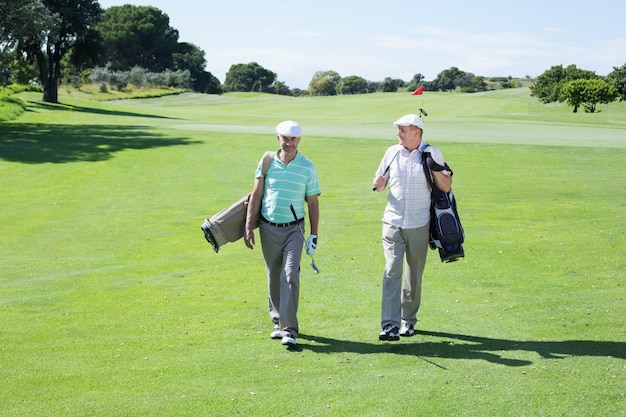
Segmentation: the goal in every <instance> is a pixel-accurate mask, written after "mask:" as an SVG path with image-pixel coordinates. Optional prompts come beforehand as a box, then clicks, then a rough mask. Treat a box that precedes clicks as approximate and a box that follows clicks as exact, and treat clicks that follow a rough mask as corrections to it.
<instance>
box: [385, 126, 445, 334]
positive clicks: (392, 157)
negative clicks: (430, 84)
mask: <svg viewBox="0 0 626 417" xmlns="http://www.w3.org/2000/svg"><path fill="white" fill-rule="evenodd" d="M394 126H396V127H397V129H398V131H397V133H396V134H397V136H398V139H399V143H398V144H397V145H394V146H391V147H390V148H388V149H387V151H386V152H385V155H384V156H383V159H382V161H381V162H380V165H379V167H378V169H377V171H376V174H375V177H374V183H373V188H374V191H379V192H382V191H384V190H385V188H386V187H387V186H389V195H388V197H387V206H386V208H385V211H384V214H383V219H382V220H383V231H382V242H383V250H384V254H385V272H384V275H383V294H382V308H381V326H382V331H381V332H380V334H379V336H378V338H379V340H387V341H394V340H399V339H400V336H413V335H414V334H415V324H416V323H417V312H418V310H419V307H420V302H421V296H422V274H423V272H424V266H425V264H426V255H427V253H428V243H429V227H430V186H429V185H428V182H427V180H426V177H425V175H424V171H423V168H422V153H423V152H424V151H425V150H426V149H427V148H428V151H429V152H430V153H431V155H432V157H433V159H434V160H435V162H437V163H438V164H441V165H443V164H444V160H443V155H442V153H441V151H440V150H439V149H438V148H436V147H434V146H428V145H427V144H426V143H425V142H423V141H422V133H423V131H424V123H423V121H422V118H421V117H420V116H418V115H416V114H407V115H405V116H402V117H401V118H400V119H398V120H396V121H395V122H394ZM432 173H433V180H434V183H435V186H436V187H437V188H439V189H440V190H442V191H448V190H450V187H451V185H452V176H451V175H450V172H448V171H439V172H437V171H433V172H432ZM403 264H405V266H406V271H404V272H405V277H404V289H403V288H402V287H403V285H402V284H403V280H402V273H403Z"/></svg>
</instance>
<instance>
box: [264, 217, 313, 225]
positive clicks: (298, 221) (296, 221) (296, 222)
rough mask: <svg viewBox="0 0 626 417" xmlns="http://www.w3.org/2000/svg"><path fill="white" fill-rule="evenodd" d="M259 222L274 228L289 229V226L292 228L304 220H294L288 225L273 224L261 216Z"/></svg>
mask: <svg viewBox="0 0 626 417" xmlns="http://www.w3.org/2000/svg"><path fill="white" fill-rule="evenodd" d="M261 221H262V222H263V223H267V224H269V225H270V226H274V227H289V226H293V225H294V224H298V223H302V222H303V221H304V219H303V218H302V219H298V220H294V221H292V222H289V223H274V222H271V221H269V220H267V219H266V218H265V217H263V216H261Z"/></svg>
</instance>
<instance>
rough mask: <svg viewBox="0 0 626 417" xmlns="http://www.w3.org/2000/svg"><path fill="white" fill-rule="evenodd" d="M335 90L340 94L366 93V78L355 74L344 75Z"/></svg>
mask: <svg viewBox="0 0 626 417" xmlns="http://www.w3.org/2000/svg"><path fill="white" fill-rule="evenodd" d="M337 91H338V92H339V93H340V94H364V93H367V80H366V79H365V78H363V77H359V76H357V75H350V76H348V77H344V78H342V79H341V80H340V81H339V85H338V86H337Z"/></svg>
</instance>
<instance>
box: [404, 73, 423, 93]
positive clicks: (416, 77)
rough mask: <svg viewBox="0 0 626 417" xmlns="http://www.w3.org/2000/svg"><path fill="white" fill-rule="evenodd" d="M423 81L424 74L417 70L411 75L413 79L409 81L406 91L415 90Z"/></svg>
mask: <svg viewBox="0 0 626 417" xmlns="http://www.w3.org/2000/svg"><path fill="white" fill-rule="evenodd" d="M423 82H424V76H423V75H422V74H420V73H419V72H418V73H417V74H415V75H414V76H413V79H412V80H411V81H409V84H408V86H407V88H406V91H415V90H416V89H417V87H419V86H420V85H422V83H423Z"/></svg>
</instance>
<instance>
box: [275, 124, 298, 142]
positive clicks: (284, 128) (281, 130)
mask: <svg viewBox="0 0 626 417" xmlns="http://www.w3.org/2000/svg"><path fill="white" fill-rule="evenodd" d="M276 133H278V134H279V135H280V136H284V137H288V138H289V137H294V136H296V137H300V136H302V128H301V127H300V125H299V124H298V123H296V122H294V121H293V120H285V121H284V122H280V123H279V124H278V125H277V126H276Z"/></svg>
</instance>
